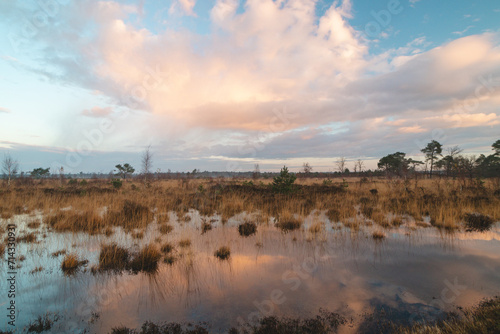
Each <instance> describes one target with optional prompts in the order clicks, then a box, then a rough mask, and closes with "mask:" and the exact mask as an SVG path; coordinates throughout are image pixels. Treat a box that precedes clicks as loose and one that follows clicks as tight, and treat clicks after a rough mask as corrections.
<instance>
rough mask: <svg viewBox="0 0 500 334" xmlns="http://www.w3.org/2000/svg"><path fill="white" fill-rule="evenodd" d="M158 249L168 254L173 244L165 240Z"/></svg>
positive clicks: (172, 248)
mask: <svg viewBox="0 0 500 334" xmlns="http://www.w3.org/2000/svg"><path fill="white" fill-rule="evenodd" d="M160 250H161V252H162V253H163V254H168V253H171V252H172V251H173V250H174V246H173V245H172V244H171V243H169V242H167V243H164V244H163V245H162V246H161V248H160Z"/></svg>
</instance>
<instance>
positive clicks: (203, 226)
mask: <svg viewBox="0 0 500 334" xmlns="http://www.w3.org/2000/svg"><path fill="white" fill-rule="evenodd" d="M211 230H212V224H210V223H207V222H203V223H202V224H201V234H205V233H207V232H208V231H211Z"/></svg>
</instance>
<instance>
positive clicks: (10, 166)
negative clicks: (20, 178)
mask: <svg viewBox="0 0 500 334" xmlns="http://www.w3.org/2000/svg"><path fill="white" fill-rule="evenodd" d="M18 169H19V163H18V162H17V160H15V159H13V158H12V157H11V156H10V154H9V153H7V154H5V155H4V157H3V161H2V171H3V173H4V175H6V177H7V185H8V186H9V187H10V180H11V179H12V177H13V176H14V175H16V174H17V172H18Z"/></svg>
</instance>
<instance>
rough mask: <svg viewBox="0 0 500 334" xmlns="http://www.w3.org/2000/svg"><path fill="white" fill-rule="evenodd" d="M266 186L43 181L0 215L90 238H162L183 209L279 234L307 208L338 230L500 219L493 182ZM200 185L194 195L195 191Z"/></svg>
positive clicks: (6, 200)
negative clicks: (263, 224) (150, 228)
mask: <svg viewBox="0 0 500 334" xmlns="http://www.w3.org/2000/svg"><path fill="white" fill-rule="evenodd" d="M130 182H131V184H134V183H132V182H133V181H130ZM266 182H267V183H268V182H269V181H268V180H265V183H262V184H259V185H248V184H246V185H242V181H228V180H223V179H217V180H211V179H210V180H197V179H195V180H190V181H189V182H188V183H187V184H186V185H184V183H182V182H180V181H178V180H164V181H159V182H155V183H152V185H151V187H149V188H147V189H146V188H144V187H142V185H140V184H138V186H136V189H137V190H134V191H131V190H130V189H129V188H130V187H123V188H122V189H120V190H115V189H112V185H110V184H109V183H107V182H99V181H92V182H89V184H88V185H86V186H71V187H69V186H67V187H63V188H60V187H58V185H57V184H56V183H54V185H53V188H50V187H49V186H50V185H51V183H50V181H47V182H45V183H44V184H42V185H34V186H33V185H29V186H19V187H17V188H11V189H8V190H0V194H1V196H2V207H1V213H2V216H9V215H12V214H17V213H26V212H28V213H29V212H33V211H34V210H40V211H42V212H43V213H44V215H45V216H44V222H45V223H46V224H47V226H49V227H50V228H52V229H53V230H54V231H56V232H64V231H72V232H80V231H81V232H87V233H91V234H95V233H106V234H110V233H111V231H112V230H111V229H110V227H113V226H119V227H123V228H124V229H126V230H129V231H130V230H134V229H143V228H145V227H146V226H147V225H148V224H149V223H151V222H154V221H158V222H159V224H160V232H161V233H169V232H171V230H172V225H166V224H165V221H166V220H168V213H169V212H171V211H174V212H176V213H177V216H178V217H188V218H189V217H190V215H186V213H188V211H189V210H190V209H195V210H198V211H199V212H200V213H201V214H202V215H207V216H208V215H213V214H216V213H217V214H219V215H220V216H221V217H222V222H223V223H224V222H225V221H227V220H228V219H229V218H231V217H233V216H234V215H236V214H238V213H242V212H244V211H246V212H260V215H261V216H262V217H263V218H264V219H262V221H267V218H268V217H271V218H272V217H274V218H276V220H277V227H279V228H281V229H282V230H284V231H289V230H293V229H295V228H300V224H301V221H300V219H298V218H294V217H305V216H307V215H309V214H310V213H311V212H312V211H313V210H315V209H317V210H324V211H325V212H326V215H327V217H328V218H329V220H330V221H332V222H342V223H343V224H344V225H352V224H353V223H352V219H357V220H359V218H360V217H362V216H358V215H357V212H356V210H357V209H358V210H359V214H360V215H363V216H364V217H366V218H368V219H369V220H370V221H374V222H375V223H376V224H379V225H381V226H384V227H388V228H391V227H393V226H398V225H399V224H400V223H402V221H401V219H392V220H390V219H388V218H387V217H401V216H403V215H405V216H408V217H410V218H413V219H414V220H415V221H422V220H424V218H425V217H430V219H431V222H432V224H433V226H435V227H438V228H447V229H457V228H466V227H467V228H468V227H469V226H465V224H466V221H464V220H465V219H464V217H466V214H467V213H471V212H475V213H478V214H481V215H485V216H489V217H490V218H491V219H492V220H493V222H495V221H498V219H499V218H500V198H499V197H498V196H496V195H495V193H498V191H499V189H498V182H496V181H495V180H493V179H491V180H486V181H485V182H483V183H479V182H472V181H471V182H470V183H468V184H467V183H465V184H464V182H462V181H458V180H457V181H454V180H451V179H433V180H417V181H415V180H412V181H411V183H410V181H406V182H405V181H402V180H401V181H400V180H388V179H383V178H380V179H371V180H367V181H365V182H359V181H358V180H357V179H355V178H353V179H352V180H350V179H348V182H346V183H344V184H343V183H340V182H333V181H332V182H331V183H328V184H321V180H315V179H301V181H300V185H296V187H295V188H294V192H293V193H292V194H281V193H276V192H274V191H273V189H272V187H271V186H270V185H269V184H266ZM200 185H202V188H203V192H202V193H200V192H199V191H198V190H197V189H198V188H199V186H200ZM373 190H377V191H376V192H375V191H373ZM374 194H376V195H374ZM103 208H106V209H105V210H103ZM21 209H22V210H21ZM61 209H64V210H61ZM361 223H362V222H361ZM208 228H209V227H208V225H207V227H202V230H205V231H207V230H208Z"/></svg>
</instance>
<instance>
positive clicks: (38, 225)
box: [26, 222, 40, 230]
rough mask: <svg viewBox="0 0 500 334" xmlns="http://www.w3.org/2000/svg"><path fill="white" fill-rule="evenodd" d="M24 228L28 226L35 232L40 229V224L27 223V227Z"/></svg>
mask: <svg viewBox="0 0 500 334" xmlns="http://www.w3.org/2000/svg"><path fill="white" fill-rule="evenodd" d="M26 226H28V228H31V229H33V230H35V229H37V228H39V227H40V222H29V223H28V225H26Z"/></svg>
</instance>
